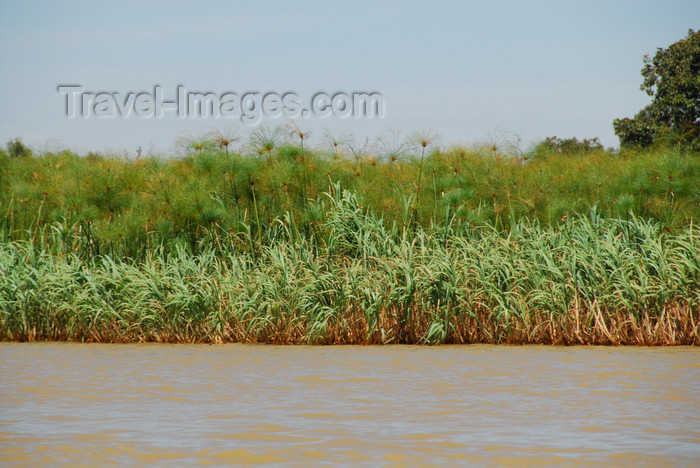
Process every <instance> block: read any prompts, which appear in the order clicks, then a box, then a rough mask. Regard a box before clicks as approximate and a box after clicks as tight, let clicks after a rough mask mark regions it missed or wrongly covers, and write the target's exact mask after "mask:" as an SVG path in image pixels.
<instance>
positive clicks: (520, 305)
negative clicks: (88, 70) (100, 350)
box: [0, 184, 700, 345]
mask: <svg viewBox="0 0 700 468" xmlns="http://www.w3.org/2000/svg"><path fill="white" fill-rule="evenodd" d="M324 197H325V198H326V200H327V202H328V203H327V204H324V206H327V207H328V208H327V211H326V212H325V217H324V218H325V219H324V221H323V223H321V224H320V225H319V230H320V232H321V233H322V234H321V235H322V239H321V240H319V239H318V238H317V237H316V236H315V235H314V234H311V235H309V236H304V235H302V236H300V237H296V236H295V235H292V234H291V231H290V230H289V227H288V220H283V219H278V220H275V222H274V223H272V224H271V225H270V226H269V227H268V230H267V235H266V237H265V239H264V240H263V242H262V243H260V244H257V243H256V242H255V241H253V240H252V239H248V240H244V239H242V238H241V237H240V236H239V235H238V234H228V235H222V234H219V230H217V229H210V230H209V231H207V233H206V234H205V237H204V238H203V239H206V240H205V241H202V242H201V245H199V246H198V248H196V249H192V248H189V247H187V246H186V245H185V244H182V245H180V244H178V245H177V246H175V247H174V248H171V249H167V248H165V247H164V246H162V245H161V246H156V247H154V248H152V249H151V250H150V251H149V255H148V256H147V257H145V258H144V259H143V260H141V261H138V262H136V261H133V260H130V259H127V258H123V257H120V256H116V255H115V256H113V255H104V254H102V255H95V256H92V257H90V258H84V257H82V256H80V255H79V254H77V253H75V252H71V248H70V247H69V245H70V244H71V243H72V239H71V238H70V235H71V234H70V233H71V232H73V231H72V230H71V229H65V228H64V227H61V226H55V229H54V231H53V232H54V233H55V234H54V236H55V237H53V238H52V239H51V240H50V241H49V240H48V239H43V240H41V242H43V245H44V247H37V245H36V244H37V243H38V241H36V240H35V242H34V243H31V242H28V241H26V242H13V243H3V244H0V269H1V270H2V275H0V313H1V315H0V336H1V337H2V339H4V340H39V339H44V340H81V341H100V342H102V341H108V342H126V341H129V342H132V341H138V342H140V341H159V342H231V341H237V342H266V343H316V344H331V343H333V344H341V343H342V344H349V343H356V344H371V343H425V344H435V343H513V344H514V343H546V344H614V345H620V344H644V345H673V344H694V345H697V344H700V334H699V331H698V326H699V325H700V322H699V321H698V319H699V314H700V307H699V306H698V304H699V303H700V256H699V255H698V252H700V230H699V229H698V228H697V226H696V225H694V224H692V223H691V224H688V225H687V226H685V227H683V228H682V229H679V230H677V231H675V232H673V233H669V232H667V231H665V230H664V228H663V227H662V225H661V224H660V223H658V222H654V221H649V220H644V219H641V218H638V217H635V216H631V217H630V218H629V219H620V218H617V219H613V218H603V217H601V216H600V213H599V212H598V211H597V208H596V207H592V208H591V209H590V211H589V213H588V214H587V215H585V216H583V215H572V216H570V217H568V218H567V219H566V220H564V221H562V222H561V223H560V224H559V225H557V226H546V225H545V226H543V225H542V223H540V222H539V221H538V220H527V219H523V220H522V221H520V222H518V223H517V224H515V225H513V226H511V227H510V228H509V229H508V230H507V231H499V230H497V229H495V228H494V227H493V226H488V225H482V226H478V227H475V226H472V225H471V224H463V223H459V222H456V221H454V218H452V221H449V222H446V223H444V224H443V225H440V226H439V227H436V228H434V229H430V230H427V229H422V228H418V229H417V230H416V231H415V232H414V235H412V236H407V235H406V232H405V230H402V229H400V228H399V227H398V225H397V224H396V223H393V224H392V225H387V223H386V221H385V220H384V219H382V218H381V217H379V216H377V215H376V214H375V213H373V211H372V210H369V209H368V208H365V207H364V206H362V205H361V203H360V201H359V200H358V197H357V196H356V195H355V194H354V193H353V192H350V191H347V190H342V189H341V187H340V185H339V184H334V185H333V186H332V190H331V191H330V192H328V193H327V194H326V195H324ZM66 233H67V235H66ZM78 235H80V234H78ZM249 237H250V234H249ZM48 245H53V246H54V250H52V251H49V250H47V248H46V246H48ZM246 245H249V246H250V248H246V247H245V246H246Z"/></svg>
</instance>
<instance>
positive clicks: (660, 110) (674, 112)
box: [613, 29, 700, 150]
mask: <svg viewBox="0 0 700 468" xmlns="http://www.w3.org/2000/svg"><path fill="white" fill-rule="evenodd" d="M642 76H643V77H644V81H643V82H642V85H641V89H642V91H645V92H646V93H647V94H648V95H649V96H651V97H653V101H652V103H651V104H649V105H648V106H647V107H645V108H644V109H642V110H641V111H640V112H639V113H638V114H637V115H636V116H635V118H634V119H615V121H614V122H613V126H614V128H615V133H616V134H617V135H618V136H619V137H620V144H621V145H622V146H623V147H634V146H649V145H651V144H653V143H655V142H656V143H663V144H665V145H668V144H670V143H677V144H679V145H681V146H683V147H686V148H692V149H695V150H698V149H700V32H694V31H693V30H692V29H691V30H690V31H688V35H687V36H686V37H685V38H684V39H682V40H680V41H678V42H676V43H675V44H672V45H671V46H670V47H668V48H667V49H662V48H659V49H658V50H657V52H656V55H654V58H653V59H652V58H650V57H649V56H648V55H647V56H645V57H644V68H642Z"/></svg>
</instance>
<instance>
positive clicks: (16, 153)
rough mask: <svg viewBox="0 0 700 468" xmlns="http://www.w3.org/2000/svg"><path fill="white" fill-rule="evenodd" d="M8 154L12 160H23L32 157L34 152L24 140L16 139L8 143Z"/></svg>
mask: <svg viewBox="0 0 700 468" xmlns="http://www.w3.org/2000/svg"><path fill="white" fill-rule="evenodd" d="M7 153H8V154H9V155H10V157H11V158H22V157H27V156H31V155H32V150H30V149H29V148H28V147H26V146H25V145H24V143H22V140H20V139H19V138H15V139H14V140H11V141H8V142H7Z"/></svg>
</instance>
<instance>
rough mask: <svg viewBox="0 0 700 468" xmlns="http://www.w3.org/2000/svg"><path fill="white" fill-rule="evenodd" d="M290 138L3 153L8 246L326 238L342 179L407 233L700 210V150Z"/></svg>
mask: <svg viewBox="0 0 700 468" xmlns="http://www.w3.org/2000/svg"><path fill="white" fill-rule="evenodd" d="M264 128H267V127H264ZM298 132H301V130H298ZM302 134H303V132H302ZM282 135H283V132H281V131H280V130H279V129H275V128H268V129H267V130H266V131H265V132H263V131H262V130H260V131H259V132H258V133H254V134H253V135H252V136H253V137H256V138H252V137H251V142H250V143H249V145H248V146H243V147H239V148H236V147H234V145H235V144H236V143H235V140H234V138H233V137H232V136H230V135H229V136H225V137H224V136H221V135H219V134H217V135H216V138H214V139H212V140H211V141H209V140H206V139H204V140H201V141H200V140H193V141H194V143H191V144H190V146H188V150H187V153H186V154H185V155H184V156H183V157H179V158H161V157H145V156H144V157H137V158H133V157H132V158H128V157H124V156H105V155H100V154H95V153H91V154H88V155H87V156H86V157H81V156H78V155H76V154H74V153H72V152H70V151H63V152H58V153H45V154H42V155H39V156H37V157H30V156H18V157H9V156H8V155H7V154H4V153H3V151H2V150H0V242H14V241H30V242H33V243H36V244H38V245H40V246H47V248H49V249H51V248H52V247H48V244H51V245H53V246H55V245H56V242H54V240H55V239H56V238H57V237H59V238H61V239H63V240H64V243H63V244H62V245H64V246H66V249H65V250H64V251H65V252H66V253H67V252H78V253H79V255H80V256H81V257H83V258H86V257H90V256H100V255H112V256H115V257H125V256H126V257H129V258H132V259H135V260H139V261H140V260H142V259H144V258H146V257H148V256H149V255H151V254H152V249H153V248H154V247H156V246H163V247H164V248H165V249H166V251H168V252H170V251H174V249H175V248H179V247H185V248H186V249H187V250H189V251H193V252H196V250H197V248H198V246H199V245H206V239H209V238H210V237H211V235H212V233H213V232H216V233H217V235H219V236H220V237H226V236H228V235H230V234H234V235H237V236H238V235H240V236H247V235H248V233H250V234H251V235H252V237H253V239H254V240H255V243H256V244H260V243H265V242H267V241H266V240H265V238H266V237H267V236H268V233H272V232H274V229H275V225H276V223H278V220H280V219H285V218H286V221H285V222H286V223H287V225H288V226H289V227H290V229H291V230H293V231H294V234H295V235H301V236H305V237H308V236H310V235H315V236H316V240H317V241H320V239H319V232H318V226H319V224H320V223H321V222H322V221H323V219H322V218H323V215H324V213H325V212H326V211H327V206H326V205H328V203H329V201H328V199H327V197H325V196H324V193H326V192H328V191H329V190H331V187H332V185H333V184H335V183H340V184H341V185H342V186H343V187H344V188H345V189H348V190H351V191H354V192H356V193H358V194H361V195H362V201H361V204H362V205H363V206H366V207H370V208H371V209H372V210H373V211H374V212H375V213H377V215H378V216H380V217H382V218H383V219H384V220H385V222H386V223H387V225H391V224H393V223H396V224H397V225H398V226H399V227H401V228H404V227H405V228H407V229H413V228H414V227H415V226H417V225H419V226H423V227H424V228H425V229H431V227H432V226H445V225H446V223H450V224H451V225H452V226H453V228H454V229H457V228H456V227H455V225H457V224H462V225H464V226H467V225H469V226H480V225H490V226H493V227H494V228H495V229H497V230H499V231H502V232H506V231H508V230H510V229H511V227H512V226H514V225H515V224H518V223H519V222H520V221H523V220H526V221H535V220H537V221H538V222H540V223H541V224H542V225H543V226H556V225H557V224H559V223H560V222H561V221H562V220H564V219H566V218H567V217H569V216H572V215H573V214H576V213H578V214H581V213H584V214H585V213H586V212H587V211H588V210H589V207H590V206H593V205H595V206H596V209H597V211H598V212H599V213H600V215H601V216H604V217H612V218H623V219H627V218H628V217H629V216H637V217H639V218H643V219H650V220H654V221H658V222H659V223H661V225H662V226H663V228H664V229H670V230H672V231H675V230H677V229H682V228H683V226H685V225H687V224H688V223H689V222H690V221H691V220H692V219H696V220H697V219H698V218H699V217H700V158H699V157H698V156H697V155H695V154H692V153H685V152H682V151H679V150H677V149H667V148H661V149H653V150H645V151H623V152H622V153H620V154H617V153H615V152H611V151H606V150H603V149H600V148H598V149H593V150H590V151H580V152H573V153H560V152H557V151H554V150H546V149H545V150H543V149H541V148H540V147H539V146H538V147H535V148H534V149H533V150H532V151H530V152H527V153H522V152H519V151H514V150H507V149H500V148H499V147H498V146H495V145H494V146H491V145H488V146H472V147H451V148H447V149H445V150H438V149H436V148H434V147H433V146H432V144H431V141H432V140H431V139H430V138H431V137H430V135H428V136H424V137H422V139H421V140H420V141H418V142H416V143H415V144H414V145H413V146H410V145H408V144H407V142H406V141H404V140H401V139H400V138H398V136H396V135H394V137H395V138H392V139H391V140H390V141H389V142H388V143H387V141H384V144H383V145H376V146H374V147H373V146H371V145H370V146H368V147H366V148H365V147H362V148H356V147H354V146H352V145H350V144H349V143H346V139H343V138H337V139H334V140H333V142H334V143H337V146H331V148H332V149H333V150H332V152H330V151H328V150H313V149H309V148H310V147H309V143H306V139H307V138H308V136H306V137H305V138H304V139H301V138H298V137H294V138H296V140H292V142H288V143H283V142H281V140H280V139H281V138H282ZM232 142H233V143H232ZM301 142H304V146H302V145H301ZM423 144H425V146H423ZM538 148H539V149H538ZM351 150H352V151H351Z"/></svg>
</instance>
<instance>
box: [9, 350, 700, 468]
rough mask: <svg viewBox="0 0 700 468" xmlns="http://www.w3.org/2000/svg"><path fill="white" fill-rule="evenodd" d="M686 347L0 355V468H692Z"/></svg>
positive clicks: (698, 374)
mask: <svg viewBox="0 0 700 468" xmlns="http://www.w3.org/2000/svg"><path fill="white" fill-rule="evenodd" d="M699 390H700V350H698V349H696V348H605V347H572V348H557V347H534V346H532V347H531V346H527V347H507V346H459V347H458V346H454V347H452V346H446V347H411V346H385V347H354V346H353V347H304V346H294V347H282V346H248V345H214V346H208V345H95V344H89V345H82V344H69V343H29V344H20V343H2V344H0V463H2V464H3V465H10V466H15V465H17V466H19V465H31V466H37V465H41V466H45V465H61V464H69V465H75V464H88V465H100V466H102V465H107V464H117V465H120V466H134V465H146V464H148V465H157V466H158V465H159V466H172V465H177V466H182V465H187V466H190V465H207V466H224V465H231V464H248V465H252V464H257V463H264V464H271V465H275V464H280V465H281V464H292V465H296V466H308V465H328V464H339V465H346V466H358V465H366V466H377V465H388V466H396V465H401V466H406V465H408V466H416V465H443V466H455V465H461V466H464V465H475V466H490V465H499V466H500V465H515V466H533V465H556V466H562V465H563V466H567V465H571V466H580V465H595V466H601V465H608V466H621V465H631V464H634V465H652V466H656V465H659V466H666V465H673V466H679V465H680V466H683V465H687V466H697V465H698V464H700V391H699Z"/></svg>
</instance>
